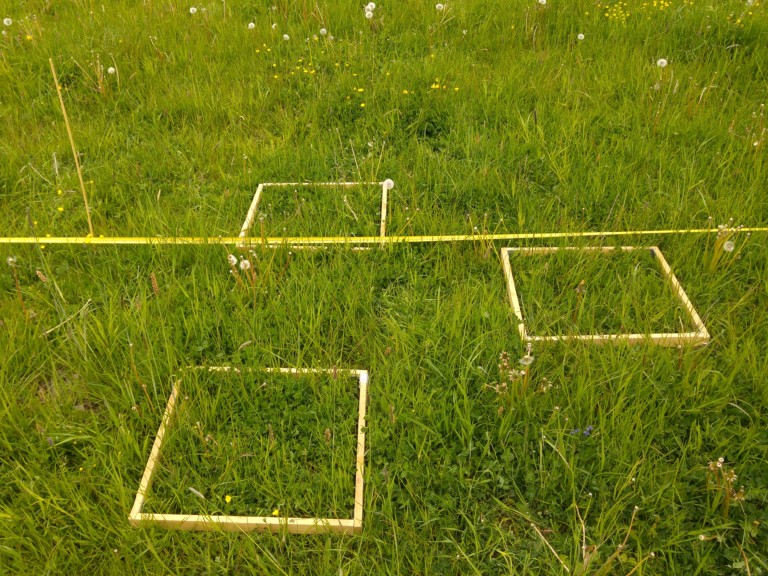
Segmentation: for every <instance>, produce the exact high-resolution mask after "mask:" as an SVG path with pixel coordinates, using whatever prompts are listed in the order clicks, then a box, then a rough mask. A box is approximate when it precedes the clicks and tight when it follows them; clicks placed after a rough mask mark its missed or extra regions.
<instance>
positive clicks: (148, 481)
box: [130, 382, 179, 518]
mask: <svg viewBox="0 0 768 576" xmlns="http://www.w3.org/2000/svg"><path fill="white" fill-rule="evenodd" d="M178 396H179V383H178V382H176V383H175V384H174V385H173V391H172V392H171V396H170V398H168V404H167V405H166V407H165V412H164V413H163V418H162V420H161V421H160V428H158V429H157V436H155V442H154V444H152V451H151V452H150V454H149V459H148V460H147V466H146V467H145V468H144V474H143V475H142V477H141V482H140V483H139V490H138V492H137V493H136V499H135V500H134V502H133V508H132V509H131V514H130V517H131V518H133V517H135V516H136V515H137V514H139V513H140V512H141V509H142V507H143V506H144V500H145V498H146V496H147V492H148V491H149V488H150V487H151V486H152V479H153V475H154V473H155V466H156V465H157V461H158V458H159V457H160V449H161V448H162V445H163V440H164V439H165V430H166V428H167V427H168V426H169V424H170V420H171V416H172V415H173V410H174V407H175V406H176V399H177V398H178Z"/></svg>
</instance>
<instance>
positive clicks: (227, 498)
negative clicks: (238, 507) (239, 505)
mask: <svg viewBox="0 0 768 576" xmlns="http://www.w3.org/2000/svg"><path fill="white" fill-rule="evenodd" d="M224 500H225V501H226V503H227V504H229V503H230V502H232V496H230V495H229V494H227V495H226V496H224Z"/></svg>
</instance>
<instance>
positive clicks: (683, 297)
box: [651, 246, 710, 343]
mask: <svg viewBox="0 0 768 576" xmlns="http://www.w3.org/2000/svg"><path fill="white" fill-rule="evenodd" d="M651 250H653V252H654V256H655V257H656V259H657V260H658V261H659V265H660V266H661V269H662V271H663V272H664V276H665V277H666V278H667V281H668V282H669V283H670V285H671V286H672V289H673V290H674V291H675V293H676V294H677V297H678V298H680V301H681V302H682V303H683V306H685V309H686V310H687V311H688V314H689V315H690V316H691V321H692V322H693V325H694V326H695V327H696V329H697V330H698V335H699V337H700V338H701V339H702V340H703V342H704V343H706V342H709V338H710V336H709V331H708V330H707V327H706V326H704V322H702V320H701V317H700V316H699V314H698V313H697V312H696V309H695V308H694V307H693V303H691V301H690V299H689V298H688V295H687V294H686V293H685V290H683V287H682V286H681V285H680V282H679V281H678V279H677V276H675V273H674V272H672V268H671V267H670V266H669V264H668V263H667V259H666V258H664V254H662V253H661V250H659V249H658V247H656V246H652V247H651Z"/></svg>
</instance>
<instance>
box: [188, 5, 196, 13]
mask: <svg viewBox="0 0 768 576" xmlns="http://www.w3.org/2000/svg"><path fill="white" fill-rule="evenodd" d="M189 13H190V14H197V8H195V7H194V6H192V8H190V9H189Z"/></svg>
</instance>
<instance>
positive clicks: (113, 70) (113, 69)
mask: <svg viewBox="0 0 768 576" xmlns="http://www.w3.org/2000/svg"><path fill="white" fill-rule="evenodd" d="M115 72H117V70H115V67H114V66H110V67H109V68H107V74H114V73H115Z"/></svg>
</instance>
